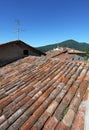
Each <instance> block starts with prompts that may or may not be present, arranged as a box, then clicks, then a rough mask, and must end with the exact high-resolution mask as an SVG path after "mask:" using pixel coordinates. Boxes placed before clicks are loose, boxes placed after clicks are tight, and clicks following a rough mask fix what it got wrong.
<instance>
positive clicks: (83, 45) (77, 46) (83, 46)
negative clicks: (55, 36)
mask: <svg viewBox="0 0 89 130" xmlns="http://www.w3.org/2000/svg"><path fill="white" fill-rule="evenodd" d="M58 46H59V47H69V48H73V49H76V50H80V51H86V50H87V49H89V44H88V43H80V42H77V41H75V40H66V41H63V42H60V43H55V44H51V45H46V46H41V47H38V48H37V49H39V50H41V51H43V52H46V51H49V50H52V49H54V48H56V47H58Z"/></svg>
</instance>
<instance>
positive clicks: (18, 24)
mask: <svg viewBox="0 0 89 130" xmlns="http://www.w3.org/2000/svg"><path fill="white" fill-rule="evenodd" d="M15 23H16V26H17V29H16V32H17V39H18V40H19V37H20V32H23V31H24V30H23V29H21V28H20V21H19V20H16V21H15Z"/></svg>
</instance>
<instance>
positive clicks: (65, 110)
mask: <svg viewBox="0 0 89 130" xmlns="http://www.w3.org/2000/svg"><path fill="white" fill-rule="evenodd" d="M67 111H68V107H66V108H65V109H64V111H63V113H62V114H61V116H60V121H61V120H62V119H63V118H64V116H65V115H66V113H67Z"/></svg>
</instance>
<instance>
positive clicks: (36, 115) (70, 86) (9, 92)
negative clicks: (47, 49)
mask: <svg viewBox="0 0 89 130" xmlns="http://www.w3.org/2000/svg"><path fill="white" fill-rule="evenodd" d="M88 85H89V63H87V62H86V63H85V62H75V61H68V60H60V59H56V58H50V59H49V58H47V57H44V56H43V57H35V56H34V57H33V56H29V57H26V58H24V59H21V60H18V61H16V62H14V63H11V64H9V65H7V66H5V67H2V68H0V130H5V129H8V130H17V129H20V130H28V129H29V130H41V129H43V130H83V129H84V115H85V110H86V102H87V98H88V94H87V93H88V91H89V88H88Z"/></svg>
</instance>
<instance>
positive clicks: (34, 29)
mask: <svg viewBox="0 0 89 130" xmlns="http://www.w3.org/2000/svg"><path fill="white" fill-rule="evenodd" d="M16 20H19V21H20V25H19V27H20V28H21V29H22V30H24V31H22V32H20V40H22V41H24V42H26V43H28V44H30V45H32V46H34V47H37V46H43V45H48V44H53V43H56V42H61V41H64V40H67V39H74V40H76V41H79V42H88V43H89V0H0V43H5V42H8V41H13V40H17V33H16V30H17V25H16Z"/></svg>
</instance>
